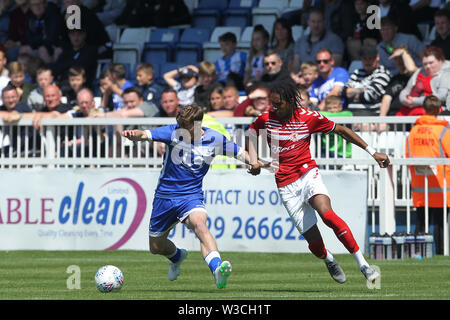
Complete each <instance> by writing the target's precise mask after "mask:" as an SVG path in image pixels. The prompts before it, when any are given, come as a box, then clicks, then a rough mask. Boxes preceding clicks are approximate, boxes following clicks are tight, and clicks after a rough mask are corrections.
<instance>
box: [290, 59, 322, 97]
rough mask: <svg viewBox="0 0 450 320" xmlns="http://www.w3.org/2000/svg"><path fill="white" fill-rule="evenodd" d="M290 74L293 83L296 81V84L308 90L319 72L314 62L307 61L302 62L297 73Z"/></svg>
mask: <svg viewBox="0 0 450 320" xmlns="http://www.w3.org/2000/svg"><path fill="white" fill-rule="evenodd" d="M291 76H292V79H294V81H295V83H297V86H299V87H300V88H302V89H306V90H308V92H310V91H311V89H312V83H313V82H314V80H316V79H317V77H318V76H319V72H318V70H317V65H316V64H315V63H314V62H310V61H307V62H303V63H302V65H301V66H300V72H299V73H298V74H291Z"/></svg>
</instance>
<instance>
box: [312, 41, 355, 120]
mask: <svg viewBox="0 0 450 320" xmlns="http://www.w3.org/2000/svg"><path fill="white" fill-rule="evenodd" d="M316 63H317V69H318V70H319V77H318V78H317V79H316V80H315V81H314V82H313V83H312V87H311V96H310V100H311V102H312V103H313V104H314V105H316V106H317V107H318V108H319V110H322V111H323V110H325V98H326V97H327V96H328V95H333V96H340V95H341V91H342V88H343V87H344V84H345V83H346V82H347V81H348V79H349V78H350V75H349V73H348V72H347V70H346V69H344V68H341V67H335V66H334V59H333V56H332V53H331V51H330V50H328V49H322V50H320V51H319V52H317V55H316ZM341 103H342V104H343V105H344V104H345V101H344V100H342V101H341Z"/></svg>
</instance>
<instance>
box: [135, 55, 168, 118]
mask: <svg viewBox="0 0 450 320" xmlns="http://www.w3.org/2000/svg"><path fill="white" fill-rule="evenodd" d="M136 80H137V84H138V87H139V89H140V90H141V92H142V96H143V97H144V101H148V102H151V103H153V104H154V105H156V106H157V107H158V109H159V110H161V103H160V101H161V92H162V91H163V90H164V88H163V87H162V86H161V85H160V84H158V83H157V82H156V81H155V69H154V68H153V66H152V65H151V64H149V63H141V64H140V65H138V66H137V68H136Z"/></svg>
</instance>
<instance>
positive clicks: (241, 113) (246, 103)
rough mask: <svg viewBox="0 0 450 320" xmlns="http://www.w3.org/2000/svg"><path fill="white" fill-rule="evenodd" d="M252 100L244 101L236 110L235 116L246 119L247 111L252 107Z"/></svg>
mask: <svg viewBox="0 0 450 320" xmlns="http://www.w3.org/2000/svg"><path fill="white" fill-rule="evenodd" d="M250 103H251V100H250V99H249V98H247V99H245V100H244V101H242V102H241V103H240V104H238V105H237V106H236V108H234V114H233V116H235V117H245V109H247V107H248V106H249V105H250Z"/></svg>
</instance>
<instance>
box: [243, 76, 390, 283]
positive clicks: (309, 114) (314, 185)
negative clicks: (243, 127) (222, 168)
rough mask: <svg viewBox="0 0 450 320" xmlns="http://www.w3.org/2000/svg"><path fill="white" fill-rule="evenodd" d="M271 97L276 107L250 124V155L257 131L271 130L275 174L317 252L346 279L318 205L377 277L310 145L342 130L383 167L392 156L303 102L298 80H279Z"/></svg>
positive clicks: (332, 271) (362, 266) (257, 169)
mask: <svg viewBox="0 0 450 320" xmlns="http://www.w3.org/2000/svg"><path fill="white" fill-rule="evenodd" d="M270 99H271V101H272V106H273V108H272V109H271V110H270V111H266V112H264V113H263V114H261V115H260V116H259V117H258V118H257V119H256V120H255V121H254V122H253V123H252V125H251V126H250V139H249V141H250V143H249V153H250V156H251V157H252V158H253V159H257V158H256V154H257V149H256V148H257V142H256V141H257V139H256V137H257V136H258V135H262V134H263V135H267V142H268V143H269V145H270V147H271V151H272V158H274V159H276V158H278V161H277V162H278V163H277V167H278V168H277V172H276V174H275V180H276V183H277V187H278V192H279V194H280V197H281V200H282V202H283V205H284V206H285V208H286V210H287V211H288V214H289V216H290V217H291V219H292V221H293V222H294V224H295V226H296V228H297V230H298V231H299V232H300V233H301V234H302V235H303V237H304V238H305V239H306V241H307V242H308V247H309V249H310V250H311V252H312V253H313V254H314V255H315V256H316V257H318V258H319V259H323V260H324V262H325V265H326V267H327V268H328V271H329V272H330V275H331V276H332V278H333V279H334V280H335V281H337V282H339V283H344V282H345V280H346V277H345V273H344V271H343V270H342V268H341V267H340V266H339V264H338V263H337V262H336V260H335V259H334V257H333V255H332V254H331V253H330V252H329V251H328V250H327V249H326V248H325V245H324V243H323V239H322V236H321V234H320V231H319V229H318V227H317V218H316V215H315V211H317V213H318V214H319V216H320V217H321V219H322V220H323V222H324V223H325V224H326V225H327V226H328V227H330V228H332V229H333V231H334V233H335V234H336V236H337V238H338V239H339V241H341V243H342V244H343V245H344V246H345V248H346V249H347V250H348V251H349V252H350V253H351V254H352V255H353V257H354V258H355V259H356V261H357V263H358V267H359V269H360V270H361V272H362V273H363V274H364V276H365V277H366V279H367V280H369V281H371V282H373V281H375V280H376V279H377V278H378V277H379V274H378V272H376V271H375V270H374V269H373V268H372V267H370V266H369V264H368V263H367V261H366V260H365V258H364V256H363V254H362V252H361V250H360V249H359V247H358V244H357V243H356V241H355V238H354V237H353V235H352V232H351V230H350V228H349V227H348V225H347V223H345V221H344V220H342V219H341V218H340V217H339V216H338V215H337V214H336V213H335V212H334V211H333V209H332V207H331V201H330V197H329V194H328V191H327V189H326V187H325V185H324V184H323V182H322V178H321V175H320V172H319V169H318V166H317V164H316V162H315V161H314V160H313V159H311V153H310V150H309V146H310V140H311V134H313V133H316V132H322V133H330V132H333V133H336V134H338V135H340V136H341V137H342V138H344V139H345V140H347V141H348V142H350V143H353V144H355V145H357V146H359V147H361V148H363V149H365V150H366V151H367V152H368V153H369V154H371V155H372V157H373V158H374V159H375V161H376V162H377V163H378V164H379V166H380V167H381V168H386V167H387V166H388V165H389V158H388V156H387V155H385V154H384V153H379V152H376V151H375V150H374V149H373V148H372V147H370V146H368V145H367V143H366V142H364V140H363V139H361V137H359V136H358V135H357V134H356V133H355V132H354V131H352V130H351V129H349V128H347V127H344V126H341V125H339V124H336V123H334V122H333V121H331V120H329V119H327V118H326V117H324V116H322V115H321V114H320V113H318V112H315V111H308V110H307V109H305V108H303V107H302V106H301V105H300V103H299V101H300V94H299V93H298V91H297V88H296V87H295V85H292V84H290V83H278V84H276V85H274V86H273V87H272V89H271V96H270ZM275 161H276V160H275ZM260 170H261V167H259V165H256V166H253V167H252V168H251V169H250V170H249V172H250V173H252V174H258V173H259V172H260Z"/></svg>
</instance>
